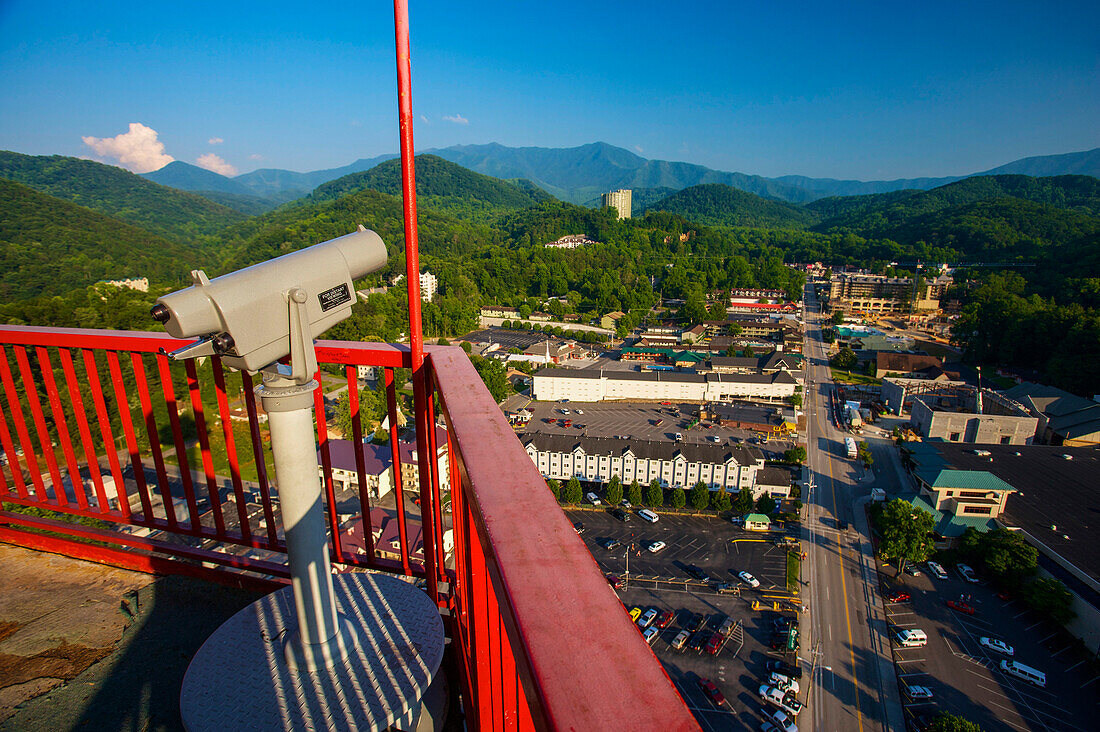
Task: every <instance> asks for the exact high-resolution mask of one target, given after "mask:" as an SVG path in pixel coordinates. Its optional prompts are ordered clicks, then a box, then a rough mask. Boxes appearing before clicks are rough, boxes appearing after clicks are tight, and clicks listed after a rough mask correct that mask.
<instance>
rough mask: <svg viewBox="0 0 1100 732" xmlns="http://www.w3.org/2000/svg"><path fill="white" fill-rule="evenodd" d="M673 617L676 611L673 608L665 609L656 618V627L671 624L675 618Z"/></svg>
mask: <svg viewBox="0 0 1100 732" xmlns="http://www.w3.org/2000/svg"><path fill="white" fill-rule="evenodd" d="M675 619H676V611H675V610H665V611H664V612H663V613H661V616H660V617H659V618H657V627H658V628H667V627H668V626H670V625H672V621H673V620H675Z"/></svg>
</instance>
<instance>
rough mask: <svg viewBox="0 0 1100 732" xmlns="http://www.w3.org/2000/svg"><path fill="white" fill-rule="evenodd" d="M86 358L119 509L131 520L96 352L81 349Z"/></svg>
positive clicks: (127, 519) (128, 499) (124, 482)
mask: <svg viewBox="0 0 1100 732" xmlns="http://www.w3.org/2000/svg"><path fill="white" fill-rule="evenodd" d="M80 353H81V357H82V358H83V360H84V375H85V377H87V379H88V388H89V389H90V390H91V393H92V404H93V405H94V406H95V416H96V421H98V422H99V433H100V435H101V436H102V438H103V451H104V452H105V453H107V462H108V463H109V464H110V466H111V477H112V478H113V479H114V481H115V496H116V498H117V499H118V510H119V512H120V513H121V514H122V518H123V519H124V520H126V521H129V520H130V496H129V493H128V492H127V490H126V481H125V480H123V478H122V466H121V465H120V464H119V461H118V449H117V448H116V447H115V434H114V431H113V430H112V429H111V420H110V418H109V417H108V416H107V403H106V401H105V400H104V398H103V387H102V386H101V385H100V383H99V366H98V365H97V364H96V362H95V354H94V353H92V352H91V351H89V350H88V349H86V348H82V349H80Z"/></svg>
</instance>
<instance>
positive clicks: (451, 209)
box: [302, 154, 549, 221]
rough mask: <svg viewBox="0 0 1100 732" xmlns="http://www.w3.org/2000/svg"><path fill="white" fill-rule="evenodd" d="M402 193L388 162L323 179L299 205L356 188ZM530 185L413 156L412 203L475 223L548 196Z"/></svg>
mask: <svg viewBox="0 0 1100 732" xmlns="http://www.w3.org/2000/svg"><path fill="white" fill-rule="evenodd" d="M367 189H371V190H375V191H378V192H380V193H386V194H389V195H391V196H400V195H401V161H400V160H399V159H396V158H395V159H393V160H388V161H386V162H384V163H380V164H378V165H376V166H375V167H373V168H371V169H370V170H367V171H363V172H361V173H352V174H351V175H345V176H344V177H343V178H337V179H336V180H334V181H329V182H328V183H323V184H321V185H320V186H318V187H317V188H316V189H315V190H314V191H313V193H311V194H310V195H308V196H306V197H305V198H303V199H302V203H307V204H308V203H320V202H321V201H331V200H335V199H337V198H340V197H342V196H346V195H348V194H349V193H355V192H357V191H361V190H367ZM537 190H539V189H538V188H537V187H535V186H534V185H533V184H532V185H526V186H524V187H523V188H521V187H519V186H517V185H514V184H512V183H509V182H507V181H504V180H501V179H499V178H492V177H490V176H487V175H481V174H480V173H475V172H473V171H472V170H468V169H466V168H463V167H462V166H460V165H456V164H454V163H451V162H448V161H447V160H444V159H443V158H441V157H438V156H436V155H427V154H425V155H417V156H416V195H417V204H418V205H420V206H424V207H426V208H429V209H432V210H433V211H438V212H442V213H449V214H453V215H456V216H459V217H460V218H466V219H470V220H478V221H492V220H494V219H496V218H497V216H499V215H500V214H501V213H502V212H505V211H517V210H519V209H521V208H527V207H528V206H534V205H535V204H537V203H538V202H539V201H541V200H545V199H547V198H549V196H548V195H547V194H546V193H545V192H541V191H540V193H541V195H539V194H535V193H534V192H535V191H537Z"/></svg>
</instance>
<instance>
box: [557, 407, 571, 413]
mask: <svg viewBox="0 0 1100 732" xmlns="http://www.w3.org/2000/svg"><path fill="white" fill-rule="evenodd" d="M558 414H569V410H568V409H564V408H563V409H559V410H558Z"/></svg>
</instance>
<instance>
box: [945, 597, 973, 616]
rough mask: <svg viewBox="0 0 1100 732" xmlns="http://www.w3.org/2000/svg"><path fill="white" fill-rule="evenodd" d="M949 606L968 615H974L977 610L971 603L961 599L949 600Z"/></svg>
mask: <svg viewBox="0 0 1100 732" xmlns="http://www.w3.org/2000/svg"><path fill="white" fill-rule="evenodd" d="M947 607H949V608H951V609H952V610H954V611H955V612H957V613H964V614H966V615H973V614H974V613H976V612H977V611H976V610H975V609H974V607H973V606H972V605H971V604H970V603H967V602H962V601H961V600H948V601H947Z"/></svg>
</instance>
